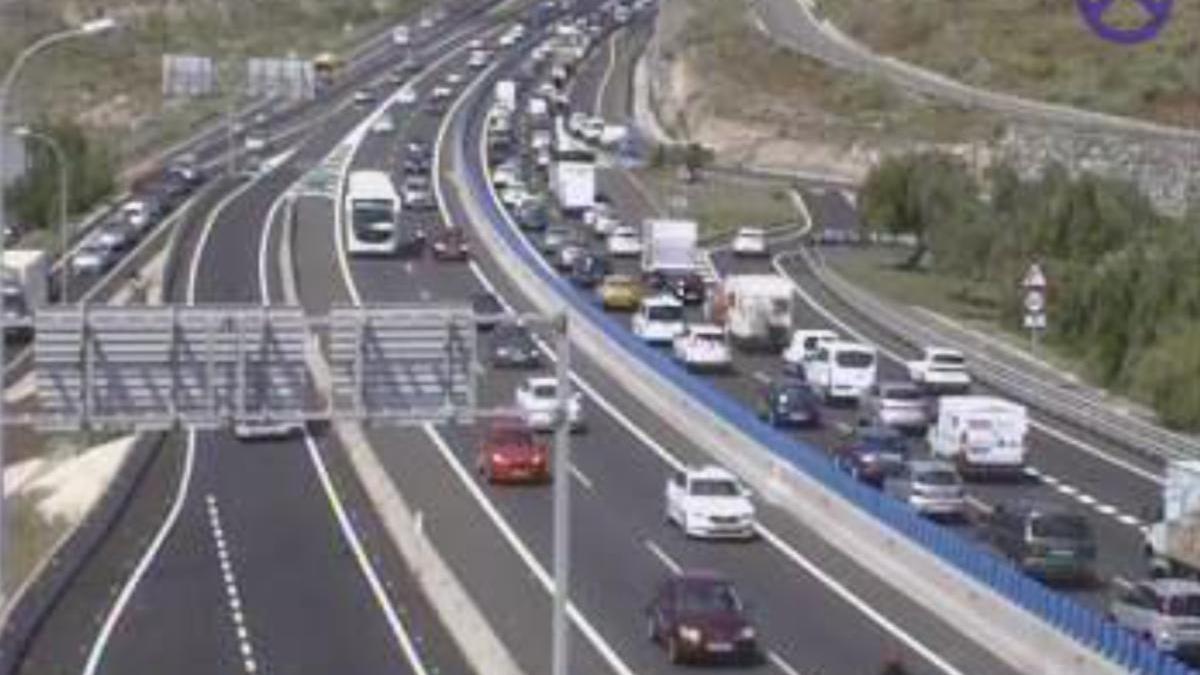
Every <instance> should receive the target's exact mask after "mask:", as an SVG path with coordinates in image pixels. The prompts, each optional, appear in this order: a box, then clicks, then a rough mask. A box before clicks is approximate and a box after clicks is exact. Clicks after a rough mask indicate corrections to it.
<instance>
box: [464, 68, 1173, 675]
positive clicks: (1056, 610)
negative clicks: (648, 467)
mask: <svg viewBox="0 0 1200 675" xmlns="http://www.w3.org/2000/svg"><path fill="white" fill-rule="evenodd" d="M502 72H504V69H503V68H499V69H496V70H494V71H493V72H492V73H491V75H490V76H488V79H489V80H492V81H494V80H495V79H498V78H499V77H500V76H501V75H500V73H502ZM486 84H487V83H485V86H484V87H483V88H482V89H481V91H486V90H487V87H486ZM481 100H482V99H481ZM487 109H488V107H487V106H485V105H476V106H473V107H472V108H470V109H469V111H468V112H467V115H468V117H467V119H466V126H467V128H468V129H471V128H475V127H476V126H478V125H479V123H480V117H481V116H482V115H484V114H486V111H487ZM466 166H467V170H466V175H465V176H464V178H465V181H464V183H465V185H466V187H467V188H468V189H469V190H470V192H471V193H472V194H473V195H474V197H475V198H476V199H477V201H478V203H479V205H480V207H481V208H482V210H483V212H484V213H485V215H486V216H487V218H488V220H489V221H490V222H491V223H492V224H494V226H495V227H496V232H497V234H498V235H499V236H500V238H501V239H502V240H503V241H504V243H505V245H506V246H508V247H509V248H510V249H511V251H512V253H513V254H514V255H515V256H516V257H518V258H519V259H521V260H523V261H524V262H525V264H526V266H527V267H528V269H529V270H531V271H532V272H533V274H534V275H536V276H537V277H539V278H540V279H541V281H542V282H543V283H544V284H546V285H547V286H548V287H550V288H552V289H553V290H554V292H555V294H556V295H558V296H559V297H560V298H562V299H563V300H564V301H565V302H566V303H568V304H569V305H570V306H571V309H572V310H573V311H574V312H575V313H576V314H578V315H581V316H583V317H585V318H586V320H587V321H588V322H589V323H591V324H592V325H593V326H595V327H596V328H597V329H598V330H599V331H601V332H602V333H603V334H604V336H605V337H606V338H607V340H608V341H610V342H611V343H612V344H614V345H616V346H617V347H618V348H620V349H621V350H623V351H624V352H626V353H628V354H630V355H632V356H633V357H635V358H638V359H640V360H641V361H642V362H643V363H645V364H647V365H648V366H649V367H651V368H652V369H654V370H655V371H656V372H657V373H658V374H659V375H660V376H661V377H662V378H664V379H665V380H667V381H669V382H670V383H671V384H672V385H673V386H675V387H677V388H678V389H679V390H681V391H683V392H685V393H686V394H687V395H688V396H689V397H691V398H693V399H694V400H696V401H698V402H699V403H700V404H702V405H703V406H705V407H707V408H708V409H709V410H711V411H712V412H713V414H715V415H717V416H718V417H719V418H721V419H723V420H724V421H726V422H727V423H729V424H731V425H733V426H736V427H737V428H739V429H741V430H742V431H743V432H744V433H745V434H746V435H747V436H749V437H750V438H752V439H753V440H754V441H756V442H758V443H760V444H761V445H762V446H763V447H765V448H767V449H769V450H770V451H771V452H772V453H774V454H775V455H776V456H777V457H779V458H780V459H782V460H784V461H787V462H789V463H790V464H791V465H792V466H794V467H796V468H797V469H799V470H801V471H803V472H804V473H806V474H807V475H809V476H811V477H812V478H813V479H815V480H817V481H819V482H820V483H821V484H823V485H825V486H826V487H827V488H829V489H830V490H832V491H834V492H835V493H837V494H838V495H840V496H841V497H843V498H844V499H846V500H847V501H849V502H850V503H852V504H854V505H856V506H858V507H859V508H861V509H862V510H863V511H865V512H867V513H869V514H871V515H872V516H873V517H875V518H876V519H877V520H879V521H880V522H882V523H884V524H886V525H888V526H889V527H891V528H892V529H893V530H895V531H896V532H898V533H900V534H902V535H904V536H906V537H908V538H909V539H910V540H911V541H913V542H914V543H916V544H918V545H920V546H922V547H924V548H925V549H926V550H928V551H930V552H931V553H933V554H934V555H936V556H937V557H939V558H941V559H942V560H944V561H945V562H946V563H948V564H950V565H953V566H954V567H956V568H958V569H959V570H961V571H962V572H963V573H965V574H967V575H969V576H971V577H972V578H974V579H976V580H977V581H979V582H980V583H982V584H985V585H986V586H988V587H989V588H991V589H993V590H994V591H996V592H997V593H999V594H1001V595H1002V596H1004V597H1006V598H1008V599H1009V600H1010V601H1011V602H1013V603H1015V604H1017V605H1019V606H1020V607H1022V608H1024V609H1026V610H1027V611H1029V612H1031V613H1033V614H1034V615H1036V616H1038V617H1040V618H1042V619H1043V620H1044V621H1046V622H1047V623H1049V624H1050V625H1052V626H1054V627H1055V628H1057V629H1058V630H1060V631H1062V632H1063V633H1065V634H1066V635H1068V636H1070V637H1072V638H1073V639H1075V640H1076V641H1077V642H1079V643H1080V644H1082V645H1085V646H1086V647H1088V648H1090V649H1093V650H1095V651H1097V652H1099V653H1101V654H1103V655H1104V656H1105V657H1107V658H1109V659H1111V660H1113V661H1114V662H1116V663H1119V664H1121V665H1122V666H1124V667H1127V668H1129V669H1130V670H1136V671H1137V672H1140V673H1143V674H1145V675H1188V674H1190V673H1195V672H1196V671H1193V670H1191V669H1190V668H1189V667H1188V666H1186V665H1184V664H1183V663H1181V662H1180V661H1178V660H1177V659H1175V658H1174V657H1173V656H1171V655H1169V654H1166V653H1163V652H1160V651H1158V650H1157V649H1155V648H1154V647H1153V645H1152V644H1150V643H1148V642H1146V641H1145V640H1142V639H1141V638H1140V637H1138V636H1136V635H1134V634H1133V633H1131V632H1129V631H1127V630H1124V629H1122V628H1120V627H1119V626H1117V625H1116V624H1115V623H1114V622H1112V621H1109V620H1107V619H1105V618H1104V617H1102V616H1101V615H1100V614H1098V613H1096V612H1094V611H1092V610H1091V609H1089V608H1087V607H1085V606H1083V605H1082V604H1080V603H1079V602H1077V601H1076V600H1074V599H1072V598H1069V597H1067V596H1065V595H1062V594H1060V593H1057V592H1054V591H1051V590H1050V589H1048V588H1047V587H1045V586H1043V585H1041V584H1040V583H1038V582H1036V581H1034V580H1033V579H1031V578H1029V577H1028V576H1026V575H1025V574H1024V573H1022V572H1021V571H1020V570H1019V569H1018V568H1017V567H1015V566H1014V565H1013V564H1012V563H1010V562H1009V561H1007V560H1004V559H1002V558H1000V557H998V556H996V555H995V554H993V553H992V552H991V551H988V550H987V549H985V548H983V547H981V546H980V545H979V544H978V543H976V542H973V541H970V540H968V539H966V538H965V537H963V536H961V535H959V534H957V533H956V532H954V531H952V530H949V529H947V528H944V527H942V526H940V525H938V524H936V523H933V522H931V521H929V520H927V519H925V518H922V517H921V516H919V515H917V514H916V513H915V512H914V511H912V510H911V509H909V508H907V507H906V506H904V505H902V504H900V503H899V502H897V501H895V500H894V499H892V498H891V497H888V496H886V495H884V494H883V493H881V492H880V491H878V490H875V489H873V488H870V487H868V486H866V485H863V484H862V483H860V482H858V481H856V480H854V479H853V478H851V477H850V476H848V475H846V474H845V473H843V472H841V471H839V470H838V469H837V468H836V467H835V466H834V464H833V462H831V461H830V460H829V458H828V456H827V455H826V453H824V452H823V451H821V450H820V449H818V448H815V447H813V446H811V445H809V444H807V443H804V442H800V441H797V440H796V439H794V438H792V437H791V436H788V435H787V434H784V433H782V432H780V431H778V430H776V429H775V428H773V427H771V426H769V425H767V424H766V423H764V422H763V421H762V420H760V419H758V417H757V416H756V415H755V413H754V411H752V410H750V409H749V408H747V407H746V406H745V405H744V404H743V403H742V402H740V401H738V400H736V399H734V398H733V397H732V396H730V395H729V394H727V393H725V392H724V391H721V390H720V389H718V388H716V387H715V386H713V384H712V383H710V382H708V381H706V380H703V379H700V378H697V377H695V376H693V375H692V374H691V373H689V372H687V371H686V370H685V369H684V368H683V367H681V366H680V365H679V364H677V363H675V362H674V361H673V360H671V359H670V358H669V357H667V356H666V355H665V354H663V353H661V352H659V351H657V350H655V349H653V348H651V347H649V346H647V345H646V344H644V343H643V342H642V341H641V340H639V339H637V338H635V337H634V336H633V335H632V334H631V333H630V332H629V331H628V330H626V329H625V327H624V326H622V325H621V324H620V323H618V322H617V321H616V320H614V319H613V318H612V317H610V316H608V315H607V314H605V313H604V311H603V310H602V309H601V308H599V307H597V306H596V305H595V304H594V303H592V302H591V301H590V300H589V298H588V297H586V296H585V295H583V294H582V293H581V292H580V291H579V289H577V288H575V287H574V286H573V285H571V284H570V283H569V282H568V281H566V280H565V279H563V278H562V277H560V276H559V275H557V274H554V273H553V272H551V271H550V270H548V269H546V268H545V266H543V265H542V264H540V261H539V260H538V259H537V255H538V254H537V253H536V252H535V251H534V250H533V249H532V248H531V247H529V246H526V245H524V244H523V242H522V241H521V238H522V236H523V235H522V234H521V233H520V232H519V231H518V229H517V228H516V226H515V225H514V224H513V221H512V220H511V218H510V217H509V216H508V214H506V213H505V212H504V211H503V210H502V207H501V206H500V205H499V204H498V203H496V201H494V200H493V199H492V198H491V197H490V196H489V193H488V190H487V186H486V181H487V178H486V176H485V175H484V172H483V167H481V166H480V165H479V164H477V163H473V162H468V163H467V165H466Z"/></svg>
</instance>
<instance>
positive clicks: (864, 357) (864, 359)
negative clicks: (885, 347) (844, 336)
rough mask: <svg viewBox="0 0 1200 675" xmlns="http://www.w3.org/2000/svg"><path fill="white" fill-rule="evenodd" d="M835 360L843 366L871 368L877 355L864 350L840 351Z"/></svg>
mask: <svg viewBox="0 0 1200 675" xmlns="http://www.w3.org/2000/svg"><path fill="white" fill-rule="evenodd" d="M834 361H835V362H836V363H837V364H838V365H839V366H841V367H842V368H870V367H871V366H872V365H873V364H874V363H875V356H874V355H873V354H871V353H870V352H864V351H845V352H838V353H837V356H836V357H835V358H834Z"/></svg>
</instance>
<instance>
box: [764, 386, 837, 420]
mask: <svg viewBox="0 0 1200 675" xmlns="http://www.w3.org/2000/svg"><path fill="white" fill-rule="evenodd" d="M758 415H759V417H761V418H762V419H764V420H766V421H767V423H768V424H770V425H772V426H776V427H782V426H804V427H815V426H818V425H820V424H821V401H820V398H819V397H818V396H817V394H816V392H814V391H813V390H812V388H811V387H809V386H808V385H807V384H805V383H804V382H801V381H799V380H782V381H774V382H769V383H767V385H766V386H764V387H763V390H762V394H761V396H760V398H759V404H758Z"/></svg>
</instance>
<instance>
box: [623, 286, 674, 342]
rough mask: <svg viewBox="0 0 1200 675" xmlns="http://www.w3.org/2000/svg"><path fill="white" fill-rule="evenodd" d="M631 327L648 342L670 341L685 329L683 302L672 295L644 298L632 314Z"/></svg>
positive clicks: (634, 332)
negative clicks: (636, 310)
mask: <svg viewBox="0 0 1200 675" xmlns="http://www.w3.org/2000/svg"><path fill="white" fill-rule="evenodd" d="M632 328H633V334H634V335H636V336H638V337H639V338H641V339H642V340H643V341H645V342H648V343H650V344H663V343H670V342H671V341H672V340H674V339H675V338H676V337H677V336H679V335H680V334H682V333H683V332H684V330H685V329H686V325H685V324H684V313H683V303H682V302H680V301H679V300H678V299H677V298H676V297H675V296H673V295H658V296H655V297H652V298H646V299H645V300H643V301H642V304H641V306H640V307H639V308H638V312H637V314H634V315H633V321H632Z"/></svg>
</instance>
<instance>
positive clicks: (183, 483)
mask: <svg viewBox="0 0 1200 675" xmlns="http://www.w3.org/2000/svg"><path fill="white" fill-rule="evenodd" d="M195 448H196V433H195V432H194V431H193V432H189V433H188V442H187V449H186V450H185V451H184V455H183V475H182V476H180V479H179V487H178V488H177V492H176V494H175V501H174V503H172V504H171V510H170V511H168V512H167V517H166V519H165V520H163V524H162V527H160V528H159V530H158V532H157V533H155V535H154V539H153V540H152V541H151V542H150V547H149V548H147V549H146V552H145V554H143V555H142V558H141V560H139V561H138V564H137V567H135V568H134V570H133V574H131V575H129V579H127V580H126V581H125V585H124V586H123V587H122V588H121V593H120V594H119V595H118V596H117V600H116V602H114V603H113V605H112V607H111V608H109V610H108V614H107V615H105V617H104V623H103V624H101V626H100V632H99V633H98V634H97V635H96V639H95V641H93V642H92V648H91V650H90V651H89V652H88V659H87V663H86V664H85V665H84V667H83V675H95V673H96V670H97V669H98V668H99V667H100V661H101V660H102V659H103V658H104V653H105V650H106V649H107V648H108V643H109V640H111V639H112V633H113V630H114V629H115V628H116V626H117V621H118V620H119V619H120V618H121V615H122V614H123V613H124V611H125V606H126V605H128V604H129V599H130V598H131V597H133V592H134V590H136V589H137V586H138V584H139V583H141V581H142V577H144V576H146V571H147V570H148V569H150V565H151V564H152V563H153V562H154V560H155V559H156V558H157V557H158V552H159V550H160V549H161V548H162V545H163V542H164V541H166V540H167V537H168V536H169V535H170V534H171V531H172V530H173V529H174V528H175V522H176V521H178V520H179V514H180V512H182V511H183V505H184V502H186V501H187V494H188V486H189V485H191V482H192V467H193V465H194V459H195Z"/></svg>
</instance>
